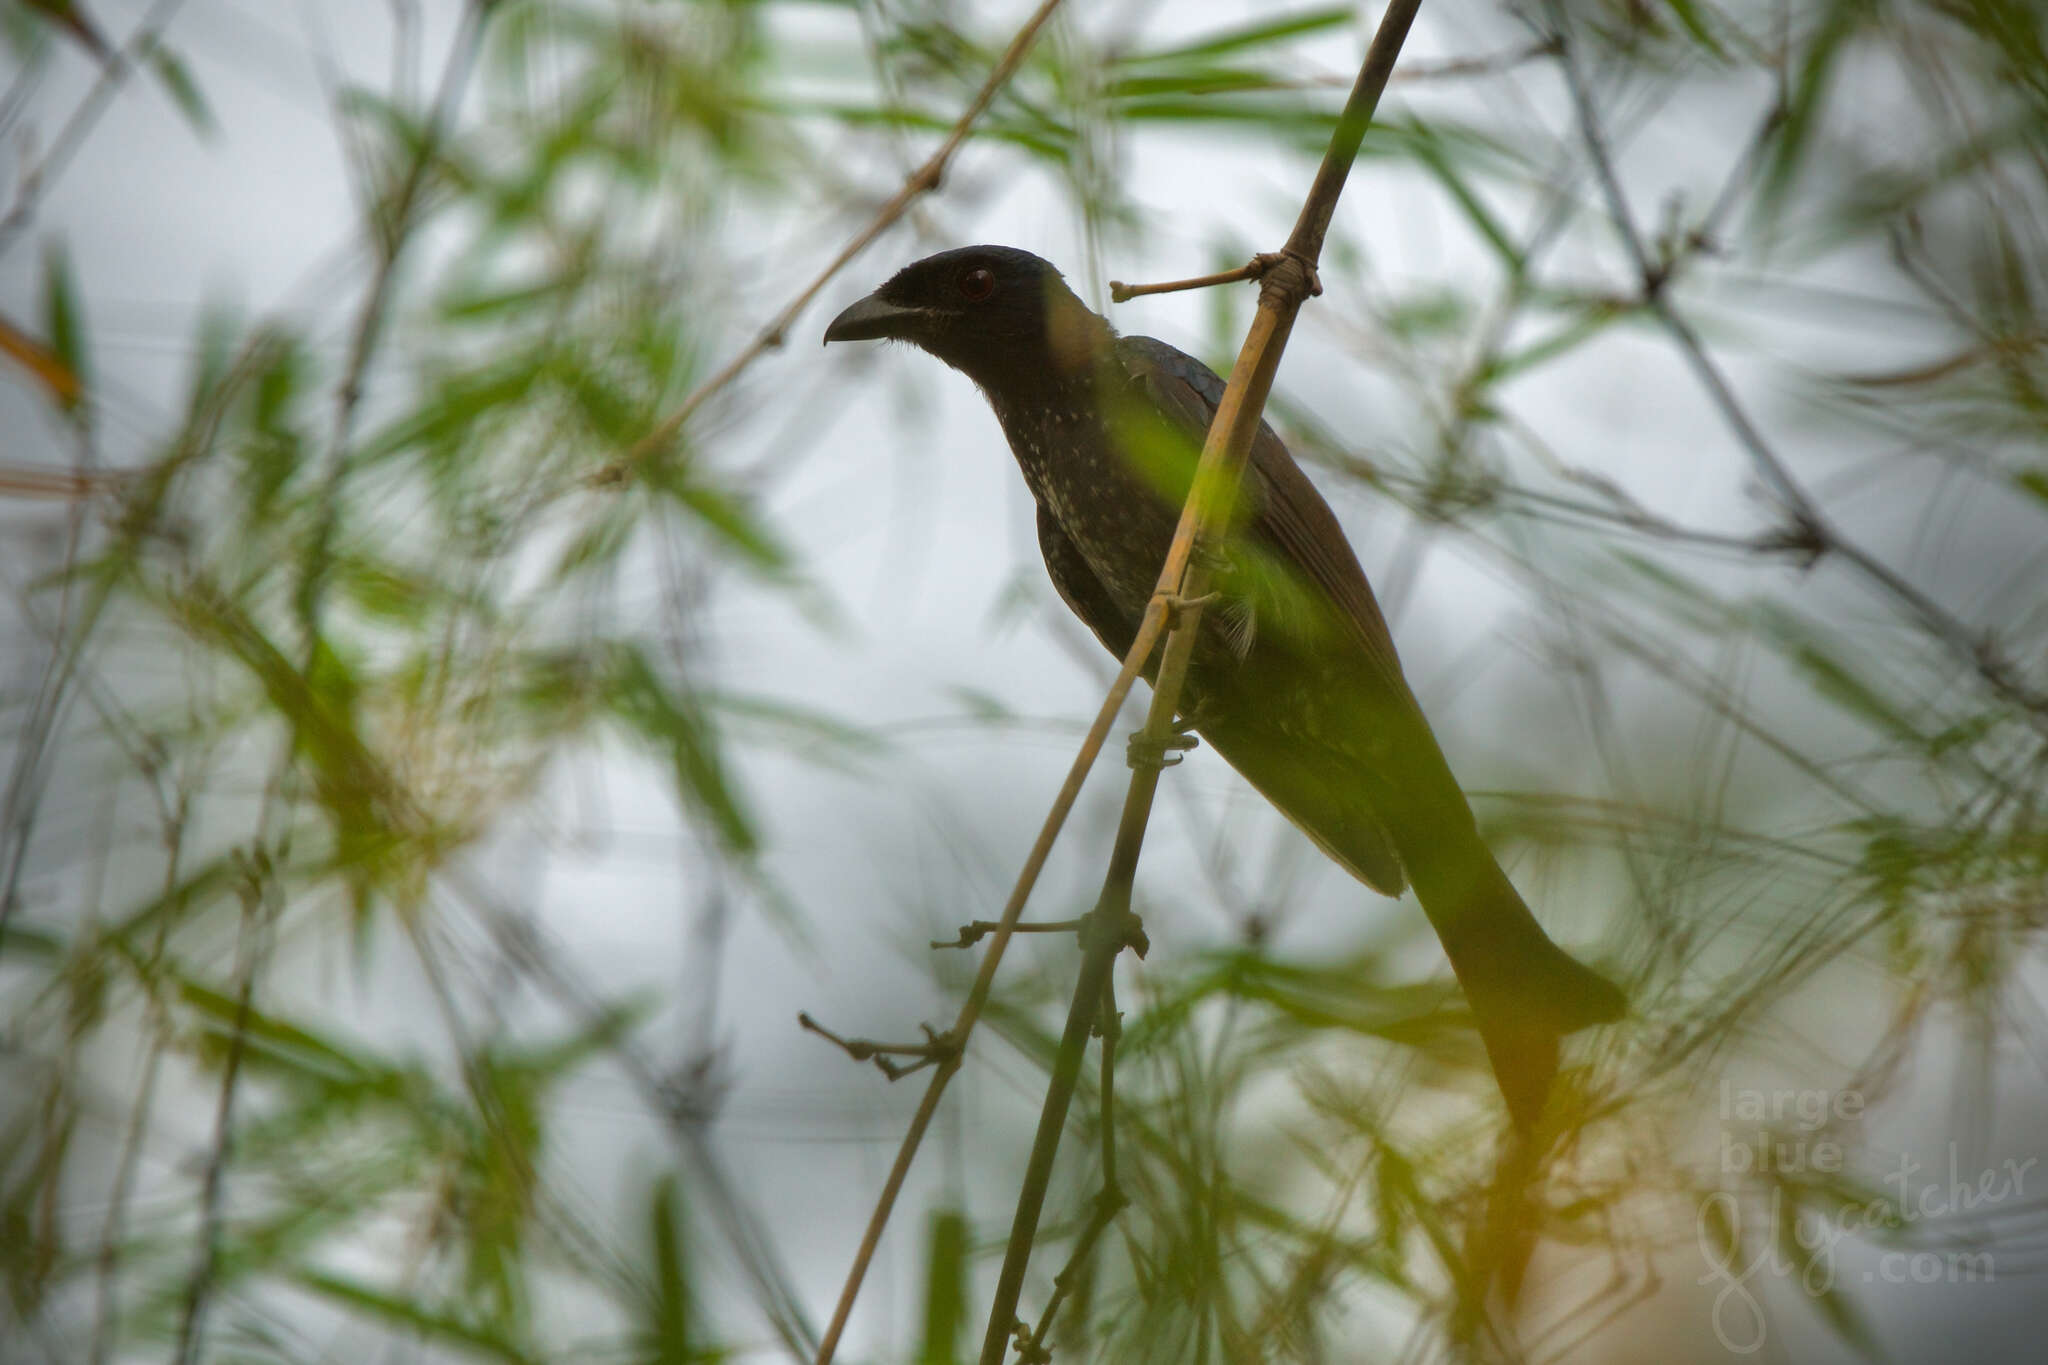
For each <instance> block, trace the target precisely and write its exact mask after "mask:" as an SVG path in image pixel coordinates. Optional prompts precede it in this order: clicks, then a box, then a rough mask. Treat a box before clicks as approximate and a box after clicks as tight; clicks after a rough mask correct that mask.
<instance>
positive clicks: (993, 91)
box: [593, 0, 1060, 483]
mask: <svg viewBox="0 0 2048 1365" xmlns="http://www.w3.org/2000/svg"><path fill="white" fill-rule="evenodd" d="M1059 7H1060V0H1045V3H1044V4H1041V5H1040V6H1039V7H1038V8H1037V10H1035V11H1034V12H1033V13H1032V15H1031V17H1030V18H1029V19H1026V20H1025V21H1024V26H1023V27H1022V28H1020V29H1018V30H1017V34H1016V36H1015V37H1013V38H1011V39H1010V46H1009V47H1008V48H1006V49H1005V50H1004V52H1003V55H1002V57H1001V59H1000V60H998V61H997V62H996V64H995V67H994V69H993V70H991V71H990V72H989V73H988V79H987V80H985V81H983V82H982V85H981V89H980V90H979V91H977V92H976V93H975V96H974V99H973V100H972V102H970V103H969V104H968V106H967V109H966V112H964V113H962V114H961V115H960V117H959V118H958V119H957V120H955V121H954V124H953V128H952V131H950V132H949V133H947V134H946V140H945V141H944V142H941V143H940V144H939V149H938V150H937V151H935V152H933V153H932V154H931V156H930V157H928V158H927V159H926V160H925V163H924V164H923V165H922V166H919V167H918V168H917V169H916V170H914V171H912V172H911V173H910V176H909V178H907V179H906V180H905V181H904V182H903V184H902V185H901V186H900V187H899V188H898V189H897V191H896V193H894V194H893V195H891V196H889V200H888V202H887V203H885V204H883V205H882V207H881V208H879V209H877V210H876V211H875V216H874V217H873V218H871V219H869V220H868V224H867V226H866V227H864V228H862V229H861V230H860V231H859V232H856V233H855V234H854V235H853V239H852V240H851V241H849V242H848V243H847V244H846V245H845V246H843V247H841V248H840V250H839V254H838V255H837V256H834V257H833V258H832V261H831V263H830V264H829V265H827V266H826V267H825V268H824V269H823V270H821V271H819V272H818V274H817V275H816V277H814V278H813V279H812V280H811V282H810V283H809V284H807V285H805V286H804V287H803V288H802V289H801V290H800V291H798V293H797V296H796V297H795V298H793V299H791V300H790V301H789V303H788V304H787V305H785V306H784V307H783V309H782V311H781V312H779V313H777V314H776V315H775V316H774V317H773V318H772V319H770V321H769V323H768V325H767V326H766V327H764V328H762V329H761V331H760V332H759V333H758V334H757V335H756V336H755V337H754V339H753V340H752V341H751V342H749V343H748V344H747V345H746V346H745V347H744V348H743V349H742V350H741V351H740V353H739V354H738V355H736V356H734V357H733V358H732V359H731V360H728V361H727V362H726V363H725V366H724V368H722V369H720V370H719V371H718V372H717V373H716V374H714V375H712V376H711V377H710V378H709V379H707V380H705V381H704V382H703V383H702V384H699V385H698V386H697V387H696V388H695V389H694V390H692V391H691V392H690V393H689V394H688V396H686V397H685V398H684V399H683V401H682V403H681V404H679V405H678V406H677V408H676V410H675V411H674V412H672V413H670V414H669V415H668V416H666V417H664V418H662V419H661V421H659V422H657V423H656V424H655V425H654V429H653V430H651V431H649V432H648V433H647V434H646V435H645V436H642V437H641V438H640V439H639V440H637V441H635V442H634V443H633V444H632V446H630V447H629V448H628V449H627V451H626V453H625V455H624V456H622V457H621V458H619V459H617V460H614V461H613V462H612V463H610V464H609V465H607V466H605V467H604V469H602V470H601V471H599V473H598V474H597V475H596V476H595V478H594V479H593V482H596V483H617V482H620V481H622V480H623V479H624V478H625V476H626V475H627V474H628V473H629V472H630V471H631V470H632V469H633V468H635V467H636V466H638V465H639V464H640V463H641V462H642V461H644V460H646V459H647V458H648V456H650V455H652V454H653V453H654V452H655V451H656V450H658V449H660V448H661V447H662V446H665V445H667V444H668V442H669V441H670V440H671V439H673V438H674V436H675V434H676V433H677V432H678V431H681V430H682V428H683V424H684V423H685V422H687V421H689V420H690V418H691V416H692V415H693V414H694V413H695V412H696V411H697V409H698V408H700V407H702V406H704V402H705V400H706V399H708V398H710V397H711V396H712V395H713V394H715V393H717V392H718V391H719V390H720V389H723V388H724V387H725V386H726V385H728V384H730V383H732V381H733V380H735V379H737V378H738V377H739V375H740V372H741V371H742V370H744V369H746V368H747V366H749V365H751V364H753V363H754V362H755V361H756V360H758V359H760V358H761V356H762V355H763V354H764V353H766V352H768V351H772V350H776V349H779V348H780V347H781V346H782V344H783V342H784V340H785V339H786V338H787V336H788V334H789V329H790V327H791V326H792V325H794V324H795V322H796V320H797V318H798V317H800V316H801V315H802V313H803V311H804V309H806V308H808V307H809V306H810V303H811V300H812V299H814V298H816V297H817V296H818V291H819V290H821V289H823V288H824V287H825V286H826V285H827V284H828V283H830V282H831V280H832V277H833V276H834V275H837V274H838V273H839V272H840V271H841V270H842V269H844V268H845V266H846V264H847V263H848V262H849V261H851V260H852V259H853V258H854V257H856V256H858V255H860V253H861V252H863V251H865V250H867V248H868V247H869V245H870V244H872V243H873V242H874V240H875V239H876V238H877V237H879V236H881V235H882V234H883V233H884V232H886V231H888V230H889V228H891V227H892V226H894V225H895V223H896V220H897V219H899V218H901V217H902V216H903V215H904V213H905V212H907V211H908V210H909V208H910V206H911V204H913V203H915V202H916V200H917V198H918V196H920V195H923V194H927V193H929V192H930V191H932V190H935V189H937V188H938V187H939V181H940V179H941V177H942V176H943V174H944V172H945V169H946V163H947V162H949V161H951V160H952V159H953V153H954V152H956V151H958V150H959V149H960V144H961V143H963V142H965V141H966V140H967V135H968V134H969V133H970V132H972V131H973V129H974V125H975V123H976V122H977V121H979V119H980V118H981V116H982V115H983V114H984V113H986V112H987V111H988V107H989V105H990V104H992V103H994V102H995V97H996V96H997V94H999V93H1000V92H1001V91H1002V88H1003V87H1004V86H1005V85H1007V84H1008V83H1009V80H1010V77H1011V76H1013V75H1015V74H1016V73H1017V68H1018V67H1019V66H1021V65H1022V64H1023V61H1024V57H1025V55H1026V54H1027V53H1029V52H1030V50H1031V44H1032V42H1033V40H1035V39H1036V38H1037V37H1038V31H1039V30H1040V29H1041V28H1043V27H1045V24H1046V21H1047V20H1049V19H1051V18H1052V15H1053V11H1054V10H1056V9H1058V8H1059Z"/></svg>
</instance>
